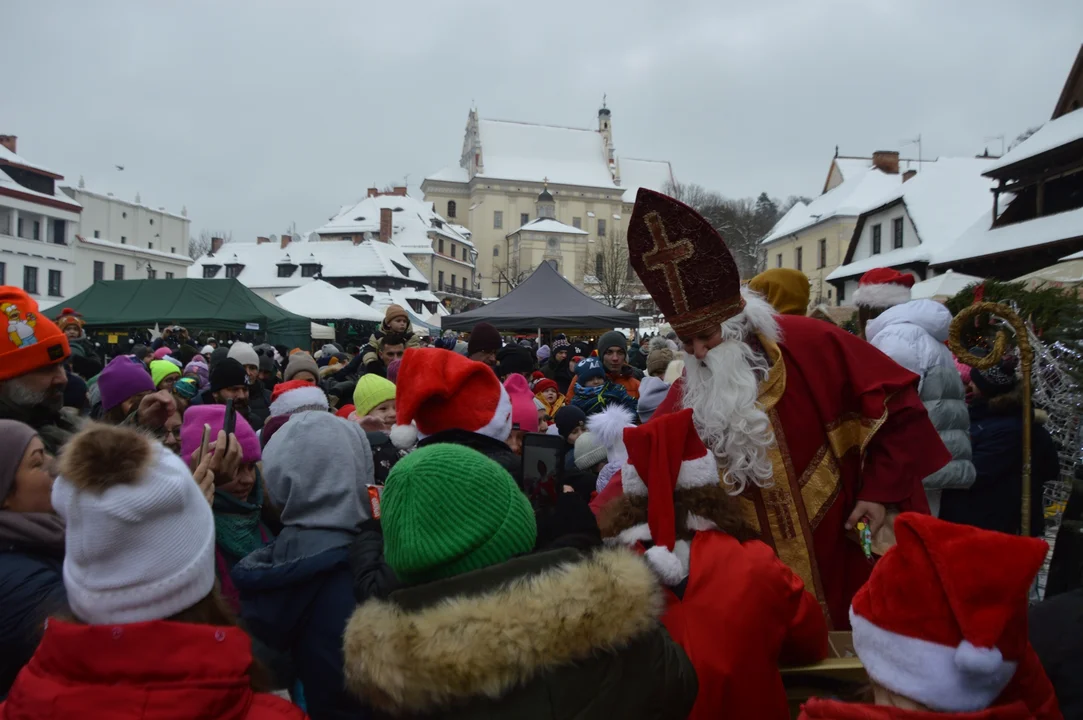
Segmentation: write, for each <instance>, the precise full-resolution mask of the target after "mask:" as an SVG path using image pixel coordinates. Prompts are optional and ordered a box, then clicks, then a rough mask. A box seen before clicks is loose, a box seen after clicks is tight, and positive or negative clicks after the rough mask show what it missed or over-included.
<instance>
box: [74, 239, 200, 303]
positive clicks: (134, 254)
mask: <svg viewBox="0 0 1083 720" xmlns="http://www.w3.org/2000/svg"><path fill="white" fill-rule="evenodd" d="M74 250H75V256H74V261H75V292H82V291H83V290H86V289H87V288H88V287H90V286H91V285H92V284H93V283H94V263H95V262H101V263H103V270H104V272H103V276H102V278H101V279H102V280H117V279H118V278H117V276H116V267H117V266H118V265H121V266H123V267H124V277H123V278H120V279H123V280H146V279H147V263H150V266H151V268H153V269H154V270H155V272H156V273H157V275H156V277H157V279H158V280H166V279H168V274H169V273H172V274H173V277H174V278H176V279H181V278H185V277H187V276H188V274H187V273H188V264H187V263H185V262H183V261H180V260H173V259H170V258H165V257H161V256H159V255H155V254H151V253H140V252H138V251H137V250H136V249H135V248H131V247H129V246H126V245H116V246H114V247H102V246H100V245H90V244H88V243H84V242H80V241H78V240H76V241H75V247H74Z"/></svg>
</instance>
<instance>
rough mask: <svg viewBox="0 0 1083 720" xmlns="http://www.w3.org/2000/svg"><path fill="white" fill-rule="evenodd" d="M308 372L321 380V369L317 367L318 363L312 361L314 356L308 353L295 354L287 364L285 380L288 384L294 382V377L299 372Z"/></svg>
mask: <svg viewBox="0 0 1083 720" xmlns="http://www.w3.org/2000/svg"><path fill="white" fill-rule="evenodd" d="M305 370H307V371H308V372H310V373H312V377H315V378H319V376H320V368H319V366H318V365H316V361H315V360H313V359H312V356H311V355H309V354H308V353H306V352H295V353H294V354H293V355H290V360H289V362H288V363H286V372H285V373H284V377H283V379H284V380H285V381H286V382H289V381H290V380H293V378H294V376H296V375H297V373H299V372H304V371H305Z"/></svg>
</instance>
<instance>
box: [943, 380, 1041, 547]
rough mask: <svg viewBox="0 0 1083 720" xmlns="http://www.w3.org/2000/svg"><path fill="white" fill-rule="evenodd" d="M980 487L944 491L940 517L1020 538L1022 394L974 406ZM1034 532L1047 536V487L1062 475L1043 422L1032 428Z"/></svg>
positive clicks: (977, 484)
mask: <svg viewBox="0 0 1083 720" xmlns="http://www.w3.org/2000/svg"><path fill="white" fill-rule="evenodd" d="M970 445H971V448H972V450H973V462H974V469H975V470H977V475H976V477H975V479H974V484H973V485H972V486H970V487H969V488H967V489H966V490H947V489H946V490H944V492H943V495H941V498H940V519H941V520H947V521H949V522H955V523H961V524H963V525H972V526H974V527H979V528H983V529H985V530H995V531H997V532H1004V533H1009V534H1012V535H1018V534H1019V531H1020V528H1021V524H1022V522H1021V520H1020V515H1021V512H1022V505H1023V500H1022V495H1023V492H1022V490H1023V481H1022V480H1023V412H1022V399H1021V395H1020V394H1019V393H1018V392H1014V393H1010V394H1008V395H1002V396H999V397H996V398H993V399H992V400H988V401H987V400H984V399H978V400H976V401H975V402H974V403H973V404H972V405H971V406H970ZM1030 461H1031V471H1030V482H1031V485H1030V497H1031V503H1030V508H1031V510H1030V534H1031V535H1032V536H1039V535H1041V534H1042V529H1043V519H1042V486H1043V485H1044V484H1045V483H1046V482H1049V481H1050V480H1056V479H1057V476H1058V475H1059V473H1060V465H1059V460H1058V459H1057V447H1056V445H1055V444H1054V443H1053V438H1051V437H1050V436H1049V433H1048V432H1047V431H1046V429H1045V428H1044V427H1042V426H1041V424H1040V423H1038V422H1035V423H1033V425H1032V437H1031V452H1030Z"/></svg>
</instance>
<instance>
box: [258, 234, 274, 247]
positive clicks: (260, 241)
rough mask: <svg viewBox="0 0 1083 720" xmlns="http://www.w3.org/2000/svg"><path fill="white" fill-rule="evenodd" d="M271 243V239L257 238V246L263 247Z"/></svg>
mask: <svg viewBox="0 0 1083 720" xmlns="http://www.w3.org/2000/svg"><path fill="white" fill-rule="evenodd" d="M269 242H271V238H269V237H262V236H261V237H257V238H256V244H257V245H262V244H263V243H269Z"/></svg>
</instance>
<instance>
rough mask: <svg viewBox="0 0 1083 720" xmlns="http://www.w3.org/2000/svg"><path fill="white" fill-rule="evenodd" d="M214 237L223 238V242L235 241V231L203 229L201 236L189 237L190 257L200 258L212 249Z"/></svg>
mask: <svg viewBox="0 0 1083 720" xmlns="http://www.w3.org/2000/svg"><path fill="white" fill-rule="evenodd" d="M212 238H222V240H223V241H224V242H223V243H222V244H223V245H225V244H227V243H231V242H233V232H232V231H229V230H201V231H200V232H199V237H197V238H195V237H193V238H188V257H190V258H192V259H193V260H198V259H199V258H201V257H203V256H204V255H206V254H207V253H209V252H210V251H211V240H212Z"/></svg>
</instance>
